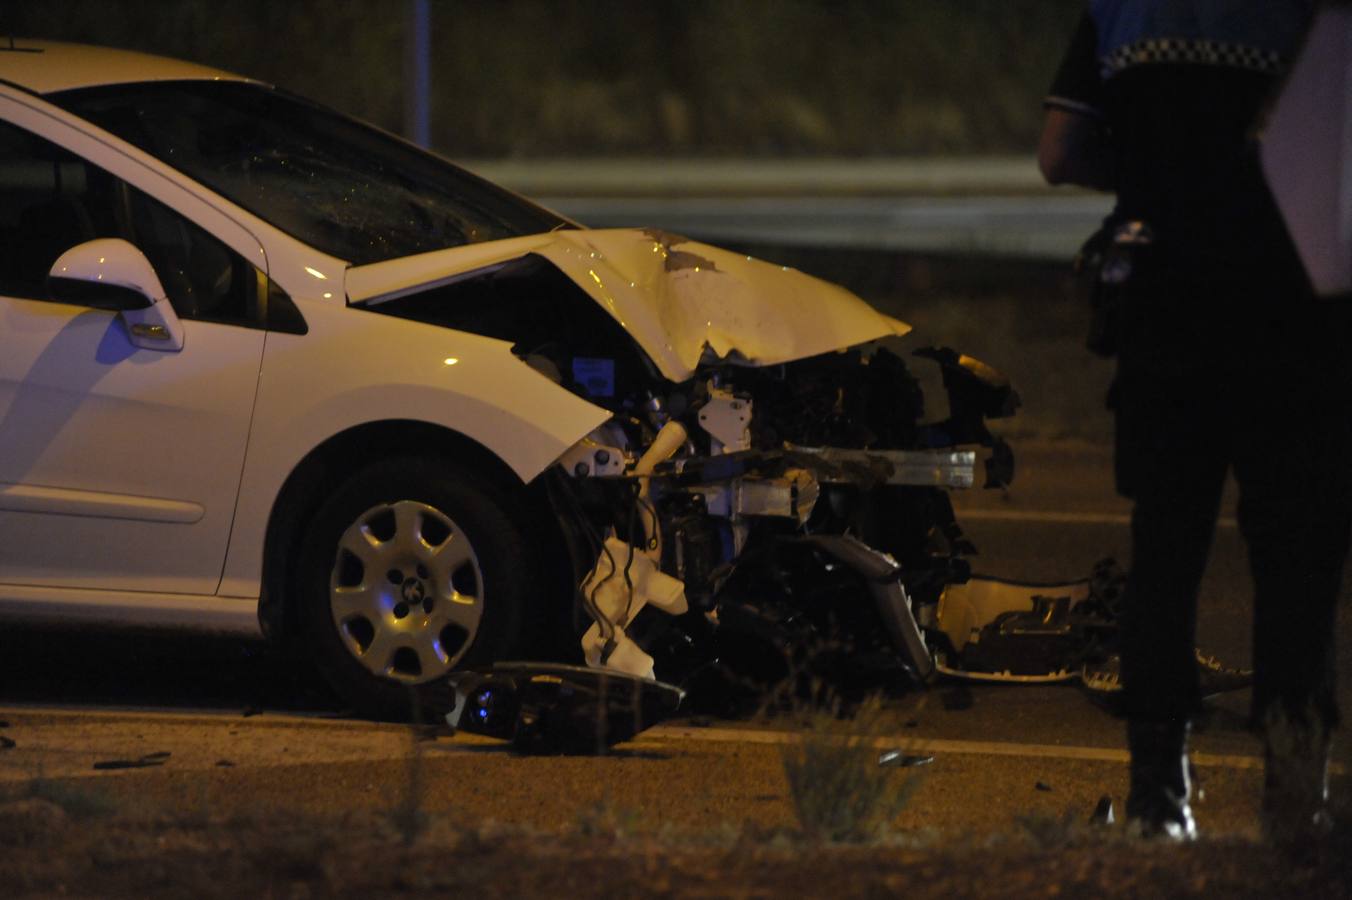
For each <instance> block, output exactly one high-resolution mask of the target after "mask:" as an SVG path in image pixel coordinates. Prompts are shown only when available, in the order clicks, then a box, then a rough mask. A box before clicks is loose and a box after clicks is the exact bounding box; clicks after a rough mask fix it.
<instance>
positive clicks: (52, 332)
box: [0, 297, 264, 594]
mask: <svg viewBox="0 0 1352 900" xmlns="http://www.w3.org/2000/svg"><path fill="white" fill-rule="evenodd" d="M183 325H184V331H185V347H184V349H183V351H182V352H178V353H166V352H163V351H158V350H143V349H138V348H136V347H133V346H132V345H131V343H130V341H129V340H128V337H127V333H126V330H125V327H124V325H123V323H122V322H121V321H119V319H118V317H117V315H116V314H114V313H111V312H104V311H101V310H94V309H87V308H84V307H79V306H67V305H65V304H59V303H50V302H43V301H36V300H20V299H15V298H11V297H0V534H3V535H4V536H5V538H4V540H3V541H0V584H27V585H42V586H46V587H81V588H98V589H103V590H119V591H159V592H170V593H184V594H211V593H214V592H215V590H216V587H217V585H218V583H219V581H220V573H221V567H222V564H223V562H224V559H225V547H226V542H227V540H228V537H229V534H230V526H231V520H232V518H233V514H234V506H235V496H236V491H237V490H238V487H239V473H240V469H241V466H242V464H243V461H244V447H245V442H246V440H247V438H248V434H249V418H250V415H251V413H252V410H253V398H254V389H255V386H256V384H257V380H258V365H259V361H260V359H261V357H262V351H263V337H264V333H263V332H261V331H257V330H253V329H245V328H235V327H231V326H227V325H215V324H210V323H205V322H184V323H183ZM204 476H205V477H204ZM197 509H200V510H201V512H200V514H198V513H197V512H196V511H195V510H197ZM0 590H3V589H0Z"/></svg>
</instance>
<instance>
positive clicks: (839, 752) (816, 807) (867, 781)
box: [781, 697, 921, 842]
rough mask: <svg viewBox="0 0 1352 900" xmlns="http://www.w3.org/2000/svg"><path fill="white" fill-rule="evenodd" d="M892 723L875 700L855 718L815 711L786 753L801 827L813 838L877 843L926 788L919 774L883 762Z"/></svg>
mask: <svg viewBox="0 0 1352 900" xmlns="http://www.w3.org/2000/svg"><path fill="white" fill-rule="evenodd" d="M890 723H891V719H890V718H889V717H888V716H886V715H885V713H884V711H883V707H882V701H881V700H880V699H878V698H877V697H871V698H869V699H867V700H865V701H864V702H863V703H861V704H860V705H859V706H858V707H857V708H856V709H855V710H854V713H853V715H852V716H851V717H849V718H841V717H840V716H839V714H838V707H837V706H836V705H834V704H833V705H830V706H827V707H826V708H822V709H818V710H816V711H814V712H812V713H811V714H810V715H809V717H808V719H807V721H806V722H805V724H804V725H803V728H802V730H801V732H800V733H799V734H798V736H797V739H796V740H793V741H790V742H789V743H787V744H785V745H784V746H783V749H782V751H781V754H782V759H783V762H784V774H785V776H786V777H787V779H788V782H789V796H790V798H791V799H792V801H793V808H794V812H795V813H796V814H797V816H798V823H799V825H800V826H801V827H802V829H803V831H804V833H805V834H806V835H808V836H809V837H811V838H813V839H816V840H821V841H831V842H863V841H872V840H876V839H878V838H880V837H882V836H884V835H885V834H886V832H888V831H889V830H890V827H891V824H892V822H893V820H894V819H895V818H896V817H897V816H898V815H899V814H900V813H901V811H902V810H903V809H904V808H905V807H906V804H907V803H908V802H909V801H910V799H911V797H912V796H913V795H914V793H915V791H916V789H917V788H918V787H919V785H920V781H921V776H920V775H918V774H917V773H911V772H905V773H904V772H901V771H899V770H897V769H895V768H891V767H884V766H880V765H879V764H878V757H879V742H880V739H881V738H883V737H885V736H886V730H885V729H886V728H887V726H888V725H889V724H890Z"/></svg>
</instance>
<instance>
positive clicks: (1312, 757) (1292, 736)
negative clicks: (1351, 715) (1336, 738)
mask: <svg viewBox="0 0 1352 900" xmlns="http://www.w3.org/2000/svg"><path fill="white" fill-rule="evenodd" d="M1316 718H1317V717H1315V716H1313V715H1312V716H1309V717H1303V718H1299V719H1298V718H1295V717H1292V716H1289V715H1288V714H1287V713H1286V711H1285V710H1283V709H1282V708H1281V707H1280V706H1274V707H1273V708H1272V709H1271V710H1269V711H1268V714H1267V715H1266V716H1264V719H1263V737H1264V742H1265V744H1266V752H1265V760H1264V762H1265V765H1264V769H1263V809H1262V816H1263V836H1264V837H1266V838H1267V839H1268V840H1270V841H1273V842H1274V843H1279V844H1295V843H1302V842H1305V841H1309V840H1317V839H1319V838H1322V837H1325V836H1327V835H1328V833H1329V832H1330V831H1332V830H1333V816H1332V814H1331V812H1330V810H1329V755H1330V752H1331V751H1332V748H1333V740H1332V737H1333V735H1332V732H1331V730H1330V729H1329V728H1328V727H1327V726H1325V725H1323V724H1322V723H1320V722H1317V721H1315V720H1316Z"/></svg>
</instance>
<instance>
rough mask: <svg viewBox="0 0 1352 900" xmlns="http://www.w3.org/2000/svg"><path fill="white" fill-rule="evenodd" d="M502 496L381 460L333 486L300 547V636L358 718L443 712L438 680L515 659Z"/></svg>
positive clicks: (418, 462)
mask: <svg viewBox="0 0 1352 900" xmlns="http://www.w3.org/2000/svg"><path fill="white" fill-rule="evenodd" d="M508 508H509V502H508V500H507V498H506V497H505V496H504V494H503V492H502V491H500V490H498V489H496V488H495V486H494V485H493V483H492V482H491V481H489V480H487V479H484V478H481V477H476V476H475V473H472V472H469V471H467V470H462V469H460V468H458V467H456V466H454V465H452V464H451V463H449V462H443V461H441V460H435V459H421V458H410V459H398V460H385V461H382V462H378V463H375V464H373V465H371V466H368V467H366V468H364V469H362V470H360V471H358V472H357V473H356V474H354V475H353V476H352V477H350V478H349V479H347V480H346V481H344V482H343V483H342V484H340V485H339V486H338V488H337V490H336V491H335V492H334V493H333V495H332V496H331V497H329V499H328V500H327V501H325V502H324V503H323V504H322V505H321V506H320V508H319V511H318V512H317V513H316V514H315V516H314V518H313V520H312V522H311V525H310V528H309V529H308V531H307V533H306V534H305V535H304V536H303V538H302V544H303V546H304V548H305V549H304V551H303V552H302V554H301V559H300V565H299V566H298V568H297V570H296V574H297V577H298V579H299V584H298V585H297V595H298V596H299V599H300V602H301V604H302V606H301V610H300V613H301V616H300V618H301V627H302V632H303V637H304V638H305V640H306V642H307V643H308V645H309V648H310V651H311V653H312V654H313V656H314V659H315V662H316V664H317V665H318V667H319V669H320V670H321V671H322V672H323V674H324V675H325V676H326V677H327V679H328V680H329V682H330V683H331V684H332V685H333V686H334V688H335V689H337V691H338V692H339V694H340V695H342V696H343V697H344V699H346V700H347V701H348V702H349V703H351V704H352V705H353V706H354V707H355V708H356V709H357V711H358V712H360V713H362V714H365V715H370V716H374V717H377V718H405V717H407V716H408V715H409V714H410V712H412V713H413V714H414V715H422V714H424V713H425V712H426V711H427V710H428V708H429V707H431V708H434V709H435V708H437V707H439V706H440V705H441V703H440V702H438V700H437V698H439V697H444V696H445V695H446V690H445V685H444V683H445V676H446V675H447V674H448V673H449V672H450V671H451V670H452V669H455V668H457V667H461V666H465V665H474V664H482V663H487V662H491V661H493V660H496V659H502V658H504V656H505V655H508V654H510V652H512V651H513V650H514V649H515V645H516V643H517V637H518V634H519V632H520V619H521V610H522V605H523V602H524V598H525V592H526V579H525V573H526V571H527V570H528V567H527V565H526V554H525V548H524V543H523V540H522V537H521V532H520V529H519V528H518V527H517V526H516V524H515V523H514V522H513V521H512V518H511V516H510V515H509V514H508V512H507V510H508Z"/></svg>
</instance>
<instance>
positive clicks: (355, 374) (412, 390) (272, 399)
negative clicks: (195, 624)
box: [221, 300, 610, 597]
mask: <svg viewBox="0 0 1352 900" xmlns="http://www.w3.org/2000/svg"><path fill="white" fill-rule="evenodd" d="M297 306H298V307H299V308H300V310H301V312H302V313H303V314H304V316H305V320H306V322H307V324H308V325H309V329H310V331H309V334H306V335H303V336H300V335H288V334H269V335H268V340H267V348H266V350H265V352H264V358H263V371H262V377H261V379H260V387H259V394H258V403H257V410H256V412H255V416H254V429H253V437H252V439H251V441H250V444H249V458H248V460H247V462H246V464H245V470H244V483H243V486H242V488H241V491H240V504H239V511H238V515H237V518H236V526H235V530H234V538H233V539H232V541H231V546H230V557H229V560H228V561H227V565H226V573H225V579H224V581H223V583H222V585H221V593H222V594H225V595H229V596H251V597H256V596H258V592H259V579H260V576H261V573H262V554H263V536H264V532H265V530H266V527H267V521H268V516H269V515H270V514H271V512H272V504H273V501H274V499H275V498H276V496H277V493H278V491H280V490H281V487H282V484H283V483H284V482H285V480H286V478H287V476H288V475H290V474H291V472H292V470H293V469H294V468H295V466H296V465H297V463H299V462H300V461H301V460H302V459H303V458H304V457H305V455H306V454H308V453H309V452H310V451H311V450H312V449H314V448H315V447H316V446H318V445H319V444H321V443H323V442H324V441H325V440H327V439H328V438H330V437H333V436H334V435H336V434H338V433H340V432H342V431H345V430H347V429H349V428H352V427H355V426H357V425H362V424H365V423H368V422H379V421H389V420H399V419H402V420H413V421H420V422H428V423H431V424H435V425H441V426H443V427H445V428H448V429H451V430H452V431H456V432H458V433H460V434H462V435H464V436H465V437H468V438H470V439H471V440H474V441H476V442H477V443H479V444H481V445H482V446H484V447H485V448H487V449H488V450H489V451H490V452H492V453H493V454H494V455H496V456H497V457H498V458H499V459H501V460H503V462H505V463H506V464H507V465H508V466H509V467H510V468H511V469H512V470H513V471H514V472H515V473H516V474H517V475H518V476H520V477H521V479H522V480H523V481H529V480H530V479H532V478H534V477H535V476H536V475H538V474H539V473H540V472H542V471H544V469H546V468H548V467H549V465H551V464H552V463H553V462H554V461H555V460H556V459H558V458H559V456H561V455H562V454H563V453H564V451H566V450H567V449H568V448H569V447H571V446H572V445H573V444H575V443H577V441H579V440H580V439H581V438H582V437H583V436H584V435H586V434H587V433H589V432H590V431H592V429H594V428H596V427H597V426H598V425H600V424H601V423H602V422H604V421H606V420H607V419H609V418H610V413H609V412H608V411H606V410H604V409H601V408H600V407H598V406H594V405H592V404H591V403H588V402H587V401H585V400H583V399H581V398H580V397H578V396H576V395H574V394H572V393H570V392H568V391H567V390H565V389H563V388H562V387H560V386H559V385H557V384H555V383H554V382H552V381H550V380H549V379H548V378H546V377H544V376H543V375H541V374H539V373H538V372H536V371H535V370H534V369H532V368H530V367H529V366H528V365H526V364H525V363H524V362H522V361H521V360H520V359H518V358H517V357H515V356H513V355H512V352H511V345H510V344H508V343H506V342H504V341H499V340H495V339H492V338H485V337H479V336H478V335H472V334H466V333H464V332H459V331H452V330H450V329H446V328H437V327H432V326H429V325H426V324H423V323H420V322H413V321H408V320H405V319H398V318H394V317H392V316H386V315H381V314H380V313H376V312H370V311H365V310H359V309H348V308H344V307H342V306H334V305H333V304H331V303H327V302H314V301H310V302H305V301H300V300H298V302H297ZM409 450H410V452H417V450H418V448H417V447H410V448H409Z"/></svg>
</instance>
